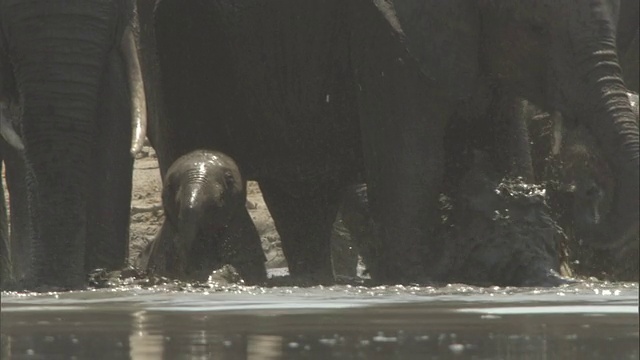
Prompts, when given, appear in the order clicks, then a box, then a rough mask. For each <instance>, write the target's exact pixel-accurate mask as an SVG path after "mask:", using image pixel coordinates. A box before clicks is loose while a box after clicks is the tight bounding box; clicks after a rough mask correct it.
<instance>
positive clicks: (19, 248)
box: [2, 143, 31, 280]
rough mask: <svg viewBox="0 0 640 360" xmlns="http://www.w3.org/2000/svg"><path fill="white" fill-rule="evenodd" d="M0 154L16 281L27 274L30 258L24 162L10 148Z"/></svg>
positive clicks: (5, 148)
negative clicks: (4, 170)
mask: <svg viewBox="0 0 640 360" xmlns="http://www.w3.org/2000/svg"><path fill="white" fill-rule="evenodd" d="M3 145H7V144H6V143H5V144H3ZM2 152H3V155H4V162H5V166H6V180H7V190H8V191H9V196H10V201H9V209H10V211H9V212H10V214H11V217H10V218H11V221H10V228H9V229H10V234H11V262H12V264H13V276H14V278H15V279H16V280H20V279H23V278H24V277H25V276H26V274H27V271H28V268H27V267H28V259H29V258H30V257H31V252H30V248H31V247H30V246H29V242H30V239H31V237H30V233H29V229H30V225H29V209H28V201H27V185H26V182H25V176H26V169H25V162H24V161H25V160H24V157H23V155H22V154H21V153H19V152H18V151H16V150H15V149H14V148H12V147H10V146H4V147H3V149H2Z"/></svg>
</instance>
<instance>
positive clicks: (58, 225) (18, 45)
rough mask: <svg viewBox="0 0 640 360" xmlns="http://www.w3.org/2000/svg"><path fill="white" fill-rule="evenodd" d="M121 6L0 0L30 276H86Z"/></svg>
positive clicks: (54, 279)
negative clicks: (95, 152)
mask: <svg viewBox="0 0 640 360" xmlns="http://www.w3.org/2000/svg"><path fill="white" fill-rule="evenodd" d="M119 11H122V10H121V9H119V8H118V6H117V5H116V2H105V1H81V2H74V3H73V5H71V4H68V3H67V2H60V1H51V0H43V1H36V2H35V4H34V2H33V1H32V2H23V1H5V2H4V3H3V8H2V13H3V14H2V23H3V24H4V29H3V30H4V31H5V35H6V36H7V39H9V40H8V43H9V53H11V54H12V55H13V57H12V58H13V68H14V71H15V78H16V83H17V87H18V92H19V96H20V98H19V100H20V103H21V106H22V132H23V137H24V139H23V140H24V144H25V158H26V163H27V181H28V193H29V204H30V208H29V212H30V218H31V223H32V225H33V232H32V245H31V246H32V253H31V267H30V273H29V274H28V279H27V281H28V282H29V283H31V282H33V283H34V284H38V285H45V286H46V285H48V286H53V287H62V288H81V287H83V286H84V284H85V283H86V276H85V275H86V274H85V273H84V261H85V260H84V259H85V256H84V255H85V254H84V250H85V241H86V239H85V238H86V220H87V211H86V207H87V203H86V199H87V197H88V195H89V194H88V186H89V183H88V178H89V177H88V175H89V174H90V172H91V159H90V156H91V149H92V143H93V142H94V138H95V133H96V119H97V114H96V113H97V103H98V96H99V93H100V91H101V86H100V85H101V82H102V78H103V76H104V75H105V71H106V63H107V59H108V56H109V52H110V51H111V50H113V48H114V46H115V42H114V36H115V34H116V32H117V31H118V25H120V24H119V23H118V19H119V18H120V16H119V15H120V14H119ZM105 196H109V195H108V194H105ZM27 285H28V286H30V285H31V284H27Z"/></svg>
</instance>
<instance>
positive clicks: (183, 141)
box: [149, 0, 639, 283]
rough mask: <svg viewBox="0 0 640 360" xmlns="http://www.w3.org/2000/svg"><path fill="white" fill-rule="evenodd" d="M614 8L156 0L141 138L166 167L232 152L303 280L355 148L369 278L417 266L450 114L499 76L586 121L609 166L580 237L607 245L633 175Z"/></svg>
mask: <svg viewBox="0 0 640 360" xmlns="http://www.w3.org/2000/svg"><path fill="white" fill-rule="evenodd" d="M617 12H618V2H616V1H606V0H599V1H591V2H584V1H577V0H576V1H562V2H559V1H553V0H539V1H530V2H506V1H505V2H498V1H488V0H486V1H482V0H479V1H466V0H453V1H446V2H444V1H436V0H433V1H427V2H425V1H416V0H395V1H387V2H383V1H378V0H356V1H350V2H348V4H345V2H343V1H337V0H334V1H327V2H304V3H301V2H295V1H285V2H278V3H271V2H269V3H259V2H258V3H256V2H250V1H246V2H236V3H234V4H229V3H228V2H225V1H214V0H210V1H201V2H197V3H190V5H189V6H184V3H183V2H180V1H176V0H163V1H161V2H160V5H159V6H158V7H157V11H156V14H155V25H154V26H152V27H153V29H154V30H155V35H156V38H155V39H156V40H157V44H156V45H157V49H158V52H157V54H158V55H159V56H158V60H159V73H160V74H161V78H162V87H161V89H162V90H161V92H162V93H163V94H160V95H158V96H161V97H162V99H163V100H164V102H165V105H166V106H165V107H164V108H163V110H162V111H159V113H160V114H161V115H163V116H158V117H157V118H156V119H155V120H153V116H152V121H155V122H156V125H152V126H151V129H153V130H151V131H152V132H153V133H154V135H153V136H152V137H153V139H152V143H153V145H154V147H155V148H156V149H157V151H158V156H159V160H160V167H161V171H163V172H164V171H166V169H167V168H168V166H169V165H170V164H171V163H172V162H173V161H174V160H175V159H177V158H178V157H179V156H180V155H182V154H185V153H187V152H189V151H190V150H192V148H193V147H194V146H195V147H201V146H206V147H210V146H211V145H212V144H214V145H215V146H214V147H212V148H214V149H216V150H220V151H223V152H225V153H227V154H229V155H230V156H232V157H233V158H234V159H235V160H236V161H237V162H238V164H239V166H240V168H241V171H242V172H243V175H245V177H247V178H249V179H257V180H258V181H259V183H260V186H261V189H262V191H263V194H264V197H265V200H266V202H267V204H268V206H269V210H270V212H271V213H272V215H273V216H274V220H275V222H276V227H277V230H278V232H279V233H280V234H281V236H282V239H283V246H284V251H285V256H286V257H287V261H288V262H289V265H290V270H291V273H292V274H294V275H306V276H310V277H311V278H313V279H315V280H316V281H318V282H327V281H328V282H331V281H332V280H333V276H332V272H331V261H330V254H329V252H330V251H329V241H330V240H329V236H330V226H331V223H332V222H333V220H334V219H335V212H336V210H337V207H338V206H337V204H339V203H340V199H339V196H336V195H337V194H340V193H341V192H340V191H339V190H340V189H342V188H344V186H346V185H348V184H349V183H353V182H354V180H355V179H357V172H358V170H359V169H360V149H363V152H362V156H363V158H364V164H365V169H366V178H367V183H368V185H369V189H368V190H369V198H370V205H371V214H372V217H373V219H374V220H375V223H376V224H377V227H378V228H377V230H376V231H375V233H376V237H377V240H375V241H374V246H375V247H376V253H379V254H384V256H382V258H381V259H380V271H379V274H378V275H377V276H376V277H377V279H376V280H378V281H382V282H388V283H398V282H412V281H422V280H425V279H429V278H432V277H433V276H434V275H433V274H435V273H436V271H435V269H434V268H433V267H434V266H435V265H434V264H435V263H436V260H437V259H438V257H439V256H440V254H441V251H442V245H443V244H442V241H440V240H439V239H437V238H435V237H434V236H433V235H434V232H435V230H436V228H437V226H436V224H437V223H438V220H439V213H438V196H439V194H440V190H441V184H442V181H443V172H444V156H445V149H444V141H443V140H444V138H445V132H446V128H447V125H448V124H449V123H450V121H451V120H452V119H453V118H455V117H456V116H458V115H459V114H457V113H458V110H459V109H464V108H466V109H468V110H467V111H468V113H478V112H480V113H481V112H483V111H484V109H486V108H487V107H488V106H489V104H490V103H491V101H492V100H493V99H494V98H495V97H496V94H494V93H493V90H492V89H496V88H499V89H502V90H501V91H505V92H509V93H513V94H514V95H517V96H520V97H523V98H526V99H529V100H530V101H532V102H534V103H535V104H536V105H538V106H540V107H541V108H542V109H544V110H547V111H554V110H557V111H560V112H562V113H563V114H564V115H566V116H569V117H574V118H578V119H581V120H582V121H584V123H585V125H586V126H587V128H588V129H589V130H590V132H591V133H593V134H594V136H595V137H596V139H597V142H598V144H599V145H600V146H601V147H602V149H603V153H604V154H605V155H606V159H607V162H608V163H609V164H610V165H611V168H612V169H613V172H614V173H615V174H616V176H615V178H616V181H617V184H616V194H615V196H614V203H613V206H612V210H611V211H610V212H609V214H607V216H606V217H605V218H604V219H603V221H602V224H601V225H600V226H598V227H597V228H595V229H593V231H591V232H590V234H591V235H592V236H590V237H589V238H587V239H585V241H591V242H597V241H600V242H607V243H609V242H608V241H606V240H608V239H612V241H611V242H610V243H611V244H613V243H619V242H620V241H622V240H624V239H625V238H627V237H628V236H630V234H633V233H635V232H637V228H638V215H639V214H638V202H637V198H638V182H639V176H638V128H637V125H636V124H635V121H634V120H633V115H632V111H631V106H630V104H629V101H628V99H627V98H626V96H625V94H624V91H625V88H624V85H623V82H622V79H621V72H620V67H619V64H618V61H617V58H616V55H615V48H616V43H615V42H616V36H615V30H616V19H617ZM187 24H188V25H187ZM149 86H151V85H150V84H149ZM353 104H356V108H355V109H354V108H353ZM461 113H462V116H464V113H465V111H462V112H461ZM211 114H216V115H215V116H214V117H213V118H212V116H211ZM185 118H187V119H192V120H190V121H189V122H184V121H180V122H178V121H177V120H172V119H185ZM481 123H483V124H484V127H485V128H490V126H491V122H488V123H486V122H484V121H481ZM360 140H361V141H362V147H360V145H359V141H360ZM604 234H606V236H604Z"/></svg>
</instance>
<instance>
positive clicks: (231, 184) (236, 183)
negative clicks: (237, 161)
mask: <svg viewBox="0 0 640 360" xmlns="http://www.w3.org/2000/svg"><path fill="white" fill-rule="evenodd" d="M224 185H225V187H226V188H227V189H234V190H236V191H240V190H242V186H243V183H242V179H240V178H239V177H237V178H236V175H235V174H234V173H233V171H231V170H225V171H224Z"/></svg>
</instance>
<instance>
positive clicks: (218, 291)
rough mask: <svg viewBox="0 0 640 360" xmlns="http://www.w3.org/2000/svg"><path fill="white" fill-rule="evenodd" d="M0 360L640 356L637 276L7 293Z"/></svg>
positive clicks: (616, 357)
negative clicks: (563, 281)
mask: <svg viewBox="0 0 640 360" xmlns="http://www.w3.org/2000/svg"><path fill="white" fill-rule="evenodd" d="M1 316H2V317H1V322H0V324H1V338H2V352H1V353H0V354H1V355H2V359H72V358H76V359H85V358H86V359H280V358H284V359H300V358H302V359H329V358H334V359H638V358H639V356H640V355H639V349H638V340H639V326H638V283H604V282H582V283H578V284H573V285H567V286H562V287H558V288H552V289H533V288H477V287H470V286H464V285H449V286H446V287H442V288H432V287H403V286H391V287H376V288H365V287H354V286H334V287H313V288H295V287H283V288H260V287H242V286H237V285H236V286H227V287H221V286H213V285H212V286H210V287H198V288H186V289H182V290H180V291H178V290H172V289H170V288H169V287H168V286H159V287H155V288H150V289H142V288H139V287H134V286H127V287H121V288H116V289H102V290H92V291H80V292H70V293H48V294H16V293H3V294H2V313H1Z"/></svg>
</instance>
